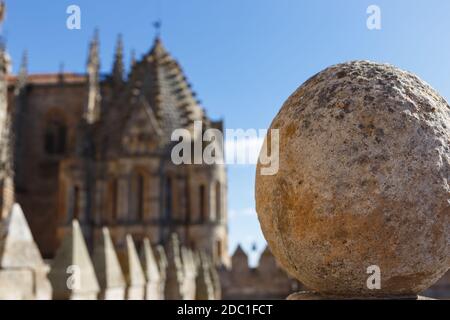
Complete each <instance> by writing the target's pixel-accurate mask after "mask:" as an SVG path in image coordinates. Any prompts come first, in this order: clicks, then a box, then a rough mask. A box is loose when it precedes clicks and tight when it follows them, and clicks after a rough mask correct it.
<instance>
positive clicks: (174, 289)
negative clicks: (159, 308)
mask: <svg viewBox="0 0 450 320" xmlns="http://www.w3.org/2000/svg"><path fill="white" fill-rule="evenodd" d="M166 253H167V269H166V271H167V273H166V286H165V290H164V291H165V298H166V299H167V300H183V299H184V298H185V296H184V285H183V283H184V270H183V264H182V261H181V252H180V242H179V240H178V235H177V234H176V233H174V234H172V236H171V237H170V240H169V243H168V246H167V251H166Z"/></svg>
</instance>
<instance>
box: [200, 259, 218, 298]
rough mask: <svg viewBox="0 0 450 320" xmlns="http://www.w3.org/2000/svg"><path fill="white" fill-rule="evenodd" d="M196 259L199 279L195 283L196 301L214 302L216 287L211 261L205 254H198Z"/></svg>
mask: <svg viewBox="0 0 450 320" xmlns="http://www.w3.org/2000/svg"><path fill="white" fill-rule="evenodd" d="M196 258H197V259H196V260H197V278H196V281H195V300H214V299H215V295H214V286H213V280H212V278H211V272H210V266H209V261H208V259H207V257H206V254H205V253H204V252H201V253H200V252H198V253H197V256H196Z"/></svg>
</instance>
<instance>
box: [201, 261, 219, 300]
mask: <svg viewBox="0 0 450 320" xmlns="http://www.w3.org/2000/svg"><path fill="white" fill-rule="evenodd" d="M204 257H205V259H206V261H207V265H208V269H209V273H210V275H211V282H212V286H213V291H214V299H215V300H221V299H222V285H221V282H220V276H219V272H218V271H217V269H216V266H215V264H214V262H213V259H212V257H211V256H209V255H205V256H204Z"/></svg>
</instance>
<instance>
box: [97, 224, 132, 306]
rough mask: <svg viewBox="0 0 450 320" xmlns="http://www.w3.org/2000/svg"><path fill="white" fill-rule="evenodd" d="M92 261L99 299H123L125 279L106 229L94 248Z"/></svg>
mask: <svg viewBox="0 0 450 320" xmlns="http://www.w3.org/2000/svg"><path fill="white" fill-rule="evenodd" d="M92 261H93V263H94V268H95V272H96V275H97V279H98V282H99V285H100V290H101V291H100V296H99V298H100V299H104V300H123V299H125V288H126V282H125V277H124V275H123V272H122V268H121V267H120V263H119V258H118V257H117V254H116V250H115V249H114V244H113V241H112V239H111V235H110V234H109V230H108V228H106V227H104V228H103V229H102V234H101V237H100V239H99V241H97V242H96V244H95V246H94V253H93V257H92Z"/></svg>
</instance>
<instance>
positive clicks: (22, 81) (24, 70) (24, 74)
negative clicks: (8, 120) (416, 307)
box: [14, 50, 28, 96]
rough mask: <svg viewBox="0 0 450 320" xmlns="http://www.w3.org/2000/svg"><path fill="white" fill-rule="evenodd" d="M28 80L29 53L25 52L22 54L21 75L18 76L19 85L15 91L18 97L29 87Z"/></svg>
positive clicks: (17, 84)
mask: <svg viewBox="0 0 450 320" xmlns="http://www.w3.org/2000/svg"><path fill="white" fill-rule="evenodd" d="M27 78H28V51H26V50H25V51H24V52H23V54H22V62H21V63H20V69H19V74H18V76H17V83H16V87H15V90H14V94H15V95H16V96H18V95H20V94H21V93H22V92H23V89H24V88H25V86H26V85H27Z"/></svg>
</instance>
